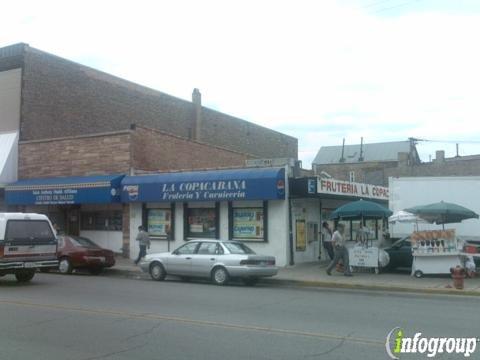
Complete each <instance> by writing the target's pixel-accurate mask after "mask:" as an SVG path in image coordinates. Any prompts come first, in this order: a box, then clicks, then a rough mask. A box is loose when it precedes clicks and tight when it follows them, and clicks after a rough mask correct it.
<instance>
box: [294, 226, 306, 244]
mask: <svg viewBox="0 0 480 360" xmlns="http://www.w3.org/2000/svg"><path fill="white" fill-rule="evenodd" d="M295 234H296V239H297V244H296V249H297V251H305V249H306V247H307V242H306V236H305V235H306V234H305V220H297V221H296V222H295Z"/></svg>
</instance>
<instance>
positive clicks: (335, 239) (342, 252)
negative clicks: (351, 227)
mask: <svg viewBox="0 0 480 360" xmlns="http://www.w3.org/2000/svg"><path fill="white" fill-rule="evenodd" d="M344 231H345V226H344V225H343V224H338V225H337V230H336V231H335V232H334V233H333V235H332V243H333V246H334V251H335V257H334V258H333V260H332V262H331V263H330V265H328V267H327V275H332V270H333V268H334V267H335V266H336V265H337V263H338V262H339V261H340V259H342V261H343V268H344V269H345V271H344V273H343V275H345V276H352V273H351V272H350V265H349V259H348V249H347V247H346V246H345V238H344V236H343V232H344Z"/></svg>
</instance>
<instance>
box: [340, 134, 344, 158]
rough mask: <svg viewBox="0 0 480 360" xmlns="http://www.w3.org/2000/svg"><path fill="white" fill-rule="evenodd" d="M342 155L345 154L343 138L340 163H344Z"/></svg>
mask: <svg viewBox="0 0 480 360" xmlns="http://www.w3.org/2000/svg"><path fill="white" fill-rule="evenodd" d="M344 153H345V138H343V144H342V157H341V158H340V162H341V163H344V162H345V158H344V157H343V155H344Z"/></svg>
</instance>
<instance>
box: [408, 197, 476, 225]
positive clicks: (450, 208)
mask: <svg viewBox="0 0 480 360" xmlns="http://www.w3.org/2000/svg"><path fill="white" fill-rule="evenodd" d="M405 211H408V212H410V213H412V214H415V215H418V216H419V217H421V218H422V219H425V220H426V221H428V222H430V223H435V224H442V225H443V224H451V223H459V222H462V220H466V219H478V214H477V213H475V212H474V211H472V210H470V209H467V208H466V207H463V206H461V205H457V204H453V203H448V202H444V201H440V202H438V203H434V204H429V205H422V206H415V207H412V208H409V209H405Z"/></svg>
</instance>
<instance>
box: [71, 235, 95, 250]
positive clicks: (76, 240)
mask: <svg viewBox="0 0 480 360" xmlns="http://www.w3.org/2000/svg"><path fill="white" fill-rule="evenodd" d="M70 239H72V242H73V244H74V245H75V246H82V247H89V248H98V247H99V246H98V245H97V244H95V243H94V242H93V241H92V240H90V239H87V238H84V237H81V236H71V237H70Z"/></svg>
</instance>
